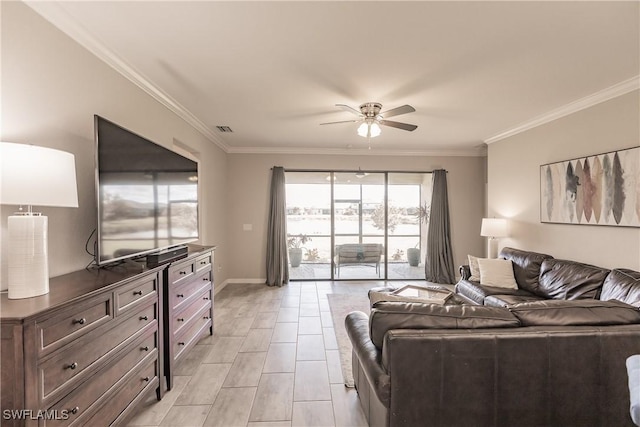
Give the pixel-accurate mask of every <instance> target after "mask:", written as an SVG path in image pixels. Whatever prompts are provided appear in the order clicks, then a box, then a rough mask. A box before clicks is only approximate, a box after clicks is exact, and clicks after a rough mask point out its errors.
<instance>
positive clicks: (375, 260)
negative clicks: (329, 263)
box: [333, 172, 386, 280]
mask: <svg viewBox="0 0 640 427" xmlns="http://www.w3.org/2000/svg"><path fill="white" fill-rule="evenodd" d="M385 206H386V204H385V174H384V173H364V172H334V173H333V218H334V227H333V231H334V242H335V245H334V263H335V265H334V273H335V278H339V279H343V280H344V279H379V278H384V277H385V262H384V260H385V257H384V255H385V253H384V239H385Z"/></svg>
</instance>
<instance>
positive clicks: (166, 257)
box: [147, 246, 189, 268]
mask: <svg viewBox="0 0 640 427" xmlns="http://www.w3.org/2000/svg"><path fill="white" fill-rule="evenodd" d="M187 255H189V248H187V247H186V246H176V247H174V248H169V249H165V250H163V251H160V252H156V253H153V254H149V255H147V266H148V267H152V268H153V267H157V266H159V265H161V264H166V263H168V262H171V261H176V260H178V259H181V258H186V257H187Z"/></svg>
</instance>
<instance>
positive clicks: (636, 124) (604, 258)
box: [488, 91, 640, 270]
mask: <svg viewBox="0 0 640 427" xmlns="http://www.w3.org/2000/svg"><path fill="white" fill-rule="evenodd" d="M639 105H640V98H639V93H638V91H635V92H632V93H629V94H626V95H624V96H621V97H618V98H615V99H613V100H610V101H607V102H604V103H601V104H599V105H596V106H594V107H591V108H589V109H586V110H583V111H580V112H577V113H575V114H572V115H570V116H567V117H564V118H561V119H559V120H556V121H554V122H551V123H548V124H546V125H544V126H540V127H538V128H535V129H532V130H530V131H527V132H524V133H522V134H519V135H516V136H513V137H511V138H508V139H505V140H502V141H499V142H496V143H493V144H491V145H490V146H489V158H488V176H489V183H488V209H489V212H490V213H491V214H493V215H495V216H496V217H506V218H511V221H510V223H511V234H512V236H511V237H510V238H508V239H502V240H501V242H500V244H501V246H513V247H517V248H522V249H528V250H533V251H539V252H544V253H548V254H550V255H553V256H555V257H556V258H565V259H572V260H577V261H582V262H586V263H591V264H596V265H599V266H603V267H608V268H612V267H626V268H632V269H636V270H640V229H638V228H627V227H624V228H623V227H620V228H618V227H608V226H591V225H561V224H541V223H540V214H539V209H540V208H539V207H540V187H539V186H540V183H539V173H540V172H539V168H540V165H543V164H546V163H550V162H556V161H561V160H567V159H574V158H577V157H583V156H589V155H594V154H600V153H604V152H609V151H615V150H620V149H624V148H629V147H634V146H638V145H640V130H639V129H640V119H639V117H640V107H639Z"/></svg>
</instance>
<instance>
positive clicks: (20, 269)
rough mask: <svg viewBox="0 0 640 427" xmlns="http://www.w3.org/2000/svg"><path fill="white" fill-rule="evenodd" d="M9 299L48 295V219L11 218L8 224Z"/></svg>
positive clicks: (39, 217)
mask: <svg viewBox="0 0 640 427" xmlns="http://www.w3.org/2000/svg"><path fill="white" fill-rule="evenodd" d="M7 231H8V234H9V239H8V245H7V247H8V249H7V252H8V253H9V263H8V273H9V274H8V276H9V277H8V279H9V295H8V297H9V299H21V298H31V297H36V296H39V295H44V294H46V293H49V263H48V259H49V257H48V255H49V254H48V249H47V246H48V245H47V234H48V218H47V217H46V216H41V215H39V214H37V215H33V214H28V215H12V216H10V217H9V221H8V230H7Z"/></svg>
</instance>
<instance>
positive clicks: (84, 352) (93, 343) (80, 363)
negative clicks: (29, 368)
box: [38, 305, 157, 401]
mask: <svg viewBox="0 0 640 427" xmlns="http://www.w3.org/2000/svg"><path fill="white" fill-rule="evenodd" d="M155 313H156V306H155V305H151V306H148V307H146V308H143V309H142V310H140V311H139V312H138V313H135V314H134V315H132V316H130V317H129V318H127V319H126V320H124V321H122V322H120V323H119V324H117V325H115V324H114V326H113V327H112V328H111V329H109V330H107V331H105V332H104V333H103V334H101V335H99V336H96V337H83V338H81V339H79V340H77V342H76V343H74V344H73V346H71V347H69V348H64V349H61V350H60V351H58V352H57V353H54V354H53V355H52V357H51V358H49V359H48V360H46V361H45V362H42V363H40V364H39V366H38V379H39V390H40V399H41V400H42V401H47V400H51V399H53V396H52V394H53V393H55V392H57V391H59V390H61V389H62V388H65V387H67V386H69V387H71V386H73V385H77V383H78V381H81V379H80V378H81V376H82V377H84V376H85V375H83V373H84V372H85V370H86V369H87V368H89V367H90V366H91V365H92V364H93V363H95V362H96V361H98V360H99V359H101V358H102V357H104V356H105V355H106V354H108V353H110V352H115V351H117V349H118V347H119V346H120V345H121V344H122V343H123V342H125V341H127V340H128V339H129V338H131V337H132V336H134V335H136V334H137V333H138V332H139V331H141V330H142V329H143V328H144V327H145V326H147V325H150V324H152V323H154V324H156V325H157V322H156V319H155ZM76 377H78V378H76ZM72 380H75V381H72ZM71 382H73V383H74V384H71Z"/></svg>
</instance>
